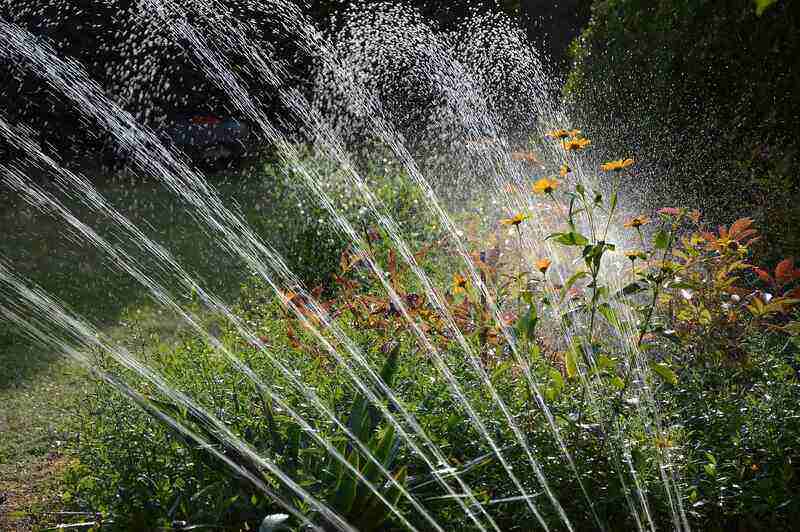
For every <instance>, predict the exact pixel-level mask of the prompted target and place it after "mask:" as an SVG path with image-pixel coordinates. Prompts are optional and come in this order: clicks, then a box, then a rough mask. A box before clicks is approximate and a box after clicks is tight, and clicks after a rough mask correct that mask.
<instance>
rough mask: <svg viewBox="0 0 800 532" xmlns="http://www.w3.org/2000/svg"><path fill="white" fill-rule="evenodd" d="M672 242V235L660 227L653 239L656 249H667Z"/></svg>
mask: <svg viewBox="0 0 800 532" xmlns="http://www.w3.org/2000/svg"><path fill="white" fill-rule="evenodd" d="M669 244H670V235H669V233H667V232H666V231H664V230H663V229H660V230H659V231H658V233H656V236H655V238H654V239H653V245H654V246H655V247H656V249H667V248H668V247H669Z"/></svg>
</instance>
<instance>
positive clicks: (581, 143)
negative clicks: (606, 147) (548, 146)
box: [561, 137, 592, 151]
mask: <svg viewBox="0 0 800 532" xmlns="http://www.w3.org/2000/svg"><path fill="white" fill-rule="evenodd" d="M591 143H592V141H591V140H589V139H581V138H578V137H572V138H571V139H569V140H565V141H563V142H562V143H561V145H562V146H564V149H565V150H567V151H580V150H582V149H584V148H586V147H587V146H588V145H589V144H591Z"/></svg>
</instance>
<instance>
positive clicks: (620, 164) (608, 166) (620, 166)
mask: <svg viewBox="0 0 800 532" xmlns="http://www.w3.org/2000/svg"><path fill="white" fill-rule="evenodd" d="M632 164H633V159H630V158H628V159H619V160H616V161H609V162H607V163H605V164H601V165H600V169H601V170H602V171H604V172H619V171H620V170H624V169H625V168H627V167H629V166H631V165H632Z"/></svg>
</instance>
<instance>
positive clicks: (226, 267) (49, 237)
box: [0, 173, 280, 530]
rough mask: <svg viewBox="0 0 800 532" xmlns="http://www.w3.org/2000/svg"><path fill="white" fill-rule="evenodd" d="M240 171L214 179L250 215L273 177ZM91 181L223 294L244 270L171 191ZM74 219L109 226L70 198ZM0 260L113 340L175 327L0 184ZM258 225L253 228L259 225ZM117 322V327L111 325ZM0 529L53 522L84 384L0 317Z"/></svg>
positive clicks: (146, 184)
mask: <svg viewBox="0 0 800 532" xmlns="http://www.w3.org/2000/svg"><path fill="white" fill-rule="evenodd" d="M265 176H267V177H268V174H266V173H259V175H258V176H257V177H254V176H253V175H248V174H246V173H243V174H242V175H234V176H231V177H226V178H218V179H217V180H216V181H215V185H216V186H217V187H218V189H219V191H220V194H221V195H222V197H223V198H224V201H225V202H226V203H230V202H234V201H235V202H236V203H238V205H239V206H240V208H241V210H242V212H243V214H244V215H245V216H246V217H249V218H250V219H252V220H254V221H256V220H258V219H260V218H261V216H262V214H263V213H264V212H266V211H267V210H268V209H270V208H272V207H273V206H274V205H276V204H278V202H277V201H271V200H270V198H273V199H274V198H275V195H276V194H278V192H277V188H276V185H279V184H280V183H279V181H277V180H272V179H265ZM94 181H95V186H96V187H97V188H98V189H99V191H100V192H101V193H102V194H103V195H104V196H105V197H106V198H107V199H108V200H109V201H110V202H111V203H113V204H114V205H115V206H116V207H117V208H118V209H119V210H120V211H122V212H123V213H124V214H125V215H126V216H128V217H129V218H130V219H131V220H132V221H134V222H135V223H136V224H137V225H139V226H140V227H142V228H143V229H145V230H146V232H147V233H148V234H149V235H150V236H151V237H152V238H153V239H154V240H156V241H158V242H160V243H162V244H163V245H165V247H167V248H168V249H169V250H170V251H172V252H173V254H174V255H175V256H176V257H177V258H178V260H180V261H181V263H182V264H184V265H185V266H186V267H187V269H188V270H189V271H191V272H192V273H193V274H194V275H195V276H196V277H198V278H200V279H203V280H204V285H205V286H207V287H209V288H210V289H211V290H212V291H214V292H215V293H217V294H219V295H220V296H222V297H223V299H226V300H230V299H232V298H235V296H236V295H237V294H238V291H239V286H240V284H241V282H242V281H243V280H244V279H245V278H246V272H244V270H243V269H242V268H241V267H239V265H238V264H237V263H236V261H235V260H233V259H231V258H230V256H229V255H228V254H226V253H224V252H222V250H221V249H220V248H219V247H218V246H217V245H216V242H215V241H214V240H213V239H210V238H207V236H206V235H205V233H203V232H202V229H201V227H200V226H199V225H198V224H196V223H195V222H194V221H193V219H192V218H191V217H190V215H189V214H188V213H187V211H186V210H185V209H184V208H183V206H182V205H180V203H179V200H178V199H176V198H175V196H174V195H172V194H169V193H166V192H165V191H163V190H162V189H161V188H160V187H159V185H157V184H155V183H153V182H150V181H147V180H144V179H138V178H131V177H130V176H128V177H125V176H116V177H113V178H106V177H103V178H95V180H94ZM67 205H68V206H69V207H70V208H72V209H73V212H75V213H76V215H77V216H78V218H80V219H81V220H83V221H84V222H85V223H86V224H87V225H89V226H91V227H93V228H94V229H95V230H97V231H98V233H100V234H103V233H104V230H105V229H108V228H110V223H109V222H108V221H107V220H104V219H102V218H100V217H98V216H97V215H96V214H94V213H93V212H91V211H90V210H89V209H88V208H86V207H84V206H82V205H80V204H79V203H78V202H77V201H72V202H71V203H67ZM0 226H1V227H2V228H3V234H4V236H3V238H2V240H0V257H3V258H4V259H5V260H6V261H7V262H8V263H9V264H11V265H12V266H13V267H14V269H15V270H17V271H18V272H19V273H20V274H22V275H25V276H26V277H27V278H28V279H30V280H31V281H33V282H34V283H36V284H38V285H39V286H41V287H42V288H44V289H45V290H46V291H47V292H49V293H51V294H53V295H55V296H57V297H58V298H60V299H61V300H62V301H64V302H66V303H67V304H68V305H69V307H70V308H71V309H73V310H74V311H76V312H77V313H79V314H81V315H83V316H85V317H86V318H88V319H89V320H90V321H91V322H93V323H95V324H96V325H98V326H100V327H101V329H102V330H103V331H104V332H106V333H109V334H111V336H112V337H113V338H115V339H125V338H127V337H129V336H130V330H129V329H127V328H126V327H125V326H124V325H125V323H130V322H134V321H135V322H136V327H137V329H138V331H139V332H142V333H143V334H145V335H147V336H151V337H153V338H161V339H162V340H163V341H167V342H168V341H170V339H171V338H173V337H174V335H175V333H176V332H177V331H178V330H179V329H180V328H181V327H182V326H181V324H180V323H179V322H177V321H176V320H174V319H171V318H170V319H165V316H164V314H163V311H162V310H159V309H158V308H156V307H155V306H154V305H153V303H152V302H151V300H150V299H149V298H148V297H147V292H146V291H145V290H143V289H142V288H141V287H140V286H139V285H138V284H137V283H136V281H135V280H133V279H132V278H130V277H129V276H128V275H127V274H124V273H121V272H120V271H119V270H117V269H115V268H113V267H111V266H110V265H109V264H108V263H106V262H104V258H103V256H102V254H101V253H100V252H98V251H97V250H96V249H95V248H93V247H92V246H90V245H88V244H87V243H86V242H85V241H81V240H80V239H75V238H69V236H68V235H67V234H66V233H65V231H64V226H63V223H62V222H59V221H58V220H57V219H55V218H52V217H49V216H46V215H43V214H41V213H39V212H37V211H36V210H35V209H33V208H32V207H30V206H28V205H25V204H24V203H23V201H22V199H21V198H20V197H19V196H17V195H15V194H12V193H10V192H9V191H6V190H3V197H2V200H0ZM262 228H263V226H262ZM121 322H122V326H121V325H120V323H121ZM0 368H3V371H2V373H0V404H2V405H3V407H2V408H1V409H0V433H2V435H3V437H2V438H0V479H2V480H1V481H0V508H1V509H2V510H3V511H2V512H0V516H1V517H0V529H3V530H6V529H10V530H14V527H15V526H16V527H19V529H20V530H25V529H27V528H28V527H30V526H34V525H37V526H38V524H42V523H50V524H52V523H54V522H56V521H57V520H58V519H57V517H58V516H49V517H48V516H45V515H43V514H42V512H43V510H44V508H47V509H48V510H49V511H52V510H53V509H54V508H58V503H53V500H56V499H57V497H58V486H57V483H55V482H53V480H54V478H55V477H56V476H57V474H58V473H59V471H60V470H61V469H62V468H63V465H64V463H65V460H66V458H64V457H63V455H62V453H61V448H62V447H63V445H64V443H65V442H66V440H67V439H68V438H70V437H74V434H70V433H69V431H68V424H69V423H68V421H69V419H70V414H71V413H74V411H75V409H76V408H78V407H79V404H80V402H81V401H82V399H84V396H85V393H86V390H87V388H89V387H90V381H89V380H88V378H87V375H86V373H85V372H84V371H83V370H82V369H81V368H80V367H77V366H76V364H74V363H73V362H71V361H70V360H67V359H65V358H63V357H61V356H60V355H59V354H58V353H52V352H49V351H47V350H45V349H43V348H42V347H40V346H38V345H37V344H35V343H33V342H31V341H30V340H28V339H27V338H24V337H22V336H21V335H20V334H19V333H18V332H17V331H15V330H12V329H11V328H10V326H9V325H8V324H7V323H6V322H0ZM45 503H47V504H45Z"/></svg>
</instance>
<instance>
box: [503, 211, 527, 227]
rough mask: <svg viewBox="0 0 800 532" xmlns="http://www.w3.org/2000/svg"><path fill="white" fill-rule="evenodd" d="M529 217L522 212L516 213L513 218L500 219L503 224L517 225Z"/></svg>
mask: <svg viewBox="0 0 800 532" xmlns="http://www.w3.org/2000/svg"><path fill="white" fill-rule="evenodd" d="M527 219H528V217H527V216H526V215H524V214H522V213H520V214H515V215H514V216H512V217H511V218H503V219H502V220H500V223H501V224H503V225H513V226H514V227H516V226H518V225H519V224H521V223H522V222H524V221H525V220H527Z"/></svg>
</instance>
